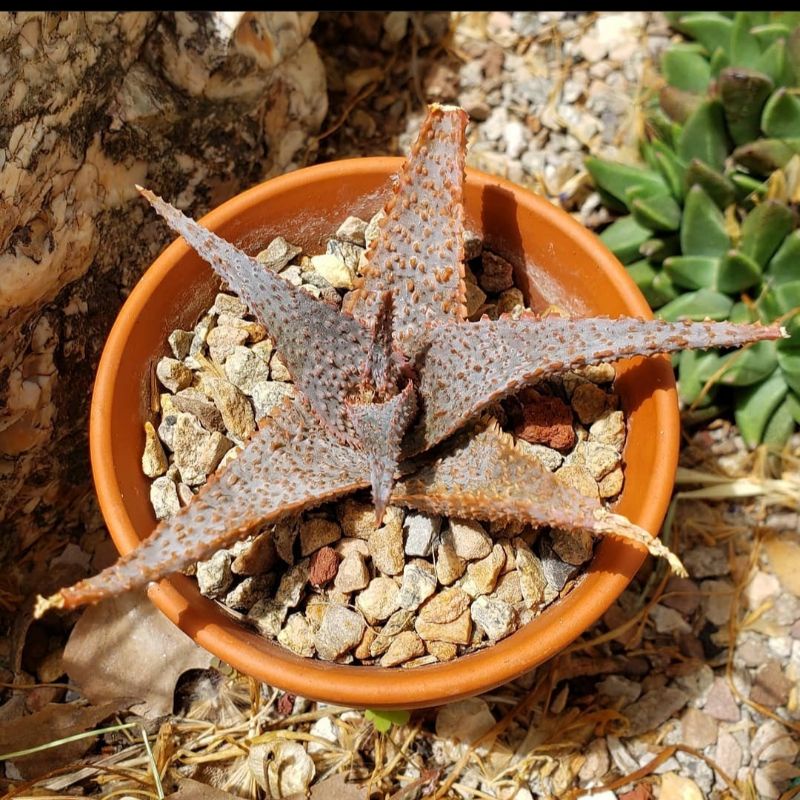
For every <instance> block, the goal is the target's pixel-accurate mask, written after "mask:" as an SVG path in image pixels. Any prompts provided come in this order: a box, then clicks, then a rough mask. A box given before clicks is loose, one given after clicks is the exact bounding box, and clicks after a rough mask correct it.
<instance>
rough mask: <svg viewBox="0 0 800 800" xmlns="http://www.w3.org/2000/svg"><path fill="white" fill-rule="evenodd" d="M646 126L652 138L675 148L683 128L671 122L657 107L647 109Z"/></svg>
mask: <svg viewBox="0 0 800 800" xmlns="http://www.w3.org/2000/svg"><path fill="white" fill-rule="evenodd" d="M647 124H648V127H649V128H650V129H651V130H652V131H653V137H654V138H657V139H660V140H661V141H662V142H664V143H665V144H666V145H667V146H668V147H671V148H673V149H675V148H677V146H678V140H679V139H680V137H681V131H682V130H683V127H682V126H681V125H679V124H678V123H677V122H674V121H673V120H671V119H670V118H669V117H668V116H667V115H666V114H665V113H664V111H662V110H661V109H660V108H658V107H656V108H650V109H648V112H647Z"/></svg>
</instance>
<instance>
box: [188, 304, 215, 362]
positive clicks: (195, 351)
mask: <svg viewBox="0 0 800 800" xmlns="http://www.w3.org/2000/svg"><path fill="white" fill-rule="evenodd" d="M213 327H214V315H213V314H206V315H205V316H204V317H203V318H202V319H201V320H200V322H198V323H197V325H195V326H194V331H193V332H194V336H193V337H192V343H191V345H190V346H189V355H188V356H187V366H188V365H189V364H191V366H192V367H193V368H194V369H197V368H199V366H200V365H199V364H198V363H197V360H196V359H195V356H197V355H199V354H200V353H202V352H203V348H204V347H205V346H206V339H207V338H208V334H209V333H210V331H211V329H212V328H213Z"/></svg>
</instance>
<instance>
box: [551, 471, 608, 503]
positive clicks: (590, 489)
mask: <svg viewBox="0 0 800 800" xmlns="http://www.w3.org/2000/svg"><path fill="white" fill-rule="evenodd" d="M555 476H556V478H558V480H560V481H561V482H562V483H564V484H566V485H567V486H571V487H572V488H573V489H576V490H577V491H578V492H580V493H581V494H582V495H584V496H585V497H591V498H593V499H595V500H599V499H600V492H599V490H598V488H597V481H596V480H595V479H594V478H593V477H592V476H591V473H590V472H589V470H588V469H586V467H582V466H580V465H579V464H566V465H564V466H563V467H561V469H559V470H558V471H557V472H556V473H555Z"/></svg>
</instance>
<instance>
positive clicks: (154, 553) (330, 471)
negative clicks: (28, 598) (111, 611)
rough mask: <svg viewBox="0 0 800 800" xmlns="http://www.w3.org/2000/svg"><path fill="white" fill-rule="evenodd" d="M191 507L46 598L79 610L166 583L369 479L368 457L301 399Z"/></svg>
mask: <svg viewBox="0 0 800 800" xmlns="http://www.w3.org/2000/svg"><path fill="white" fill-rule="evenodd" d="M262 425H263V427H262V428H261V430H259V431H257V432H256V433H255V434H253V436H252V437H251V439H250V440H249V442H248V444H247V447H246V448H244V449H243V450H242V451H241V452H240V453H239V454H238V455H237V457H236V458H234V459H233V460H232V461H230V462H229V463H228V465H227V466H226V467H224V468H223V469H222V470H219V471H218V472H217V473H216V474H215V475H214V476H213V477H212V478H210V479H209V481H208V483H206V484H205V485H204V486H203V487H202V488H201V489H200V491H199V492H198V493H197V495H196V496H195V497H194V498H193V499H192V502H191V503H189V505H187V506H185V507H184V508H182V509H181V510H180V511H179V512H178V513H177V514H175V515H174V516H173V517H170V518H169V519H167V520H164V521H162V522H161V523H160V524H159V525H158V527H157V528H156V529H155V530H154V531H153V533H152V534H151V535H150V536H149V537H148V538H147V539H145V540H144V541H143V542H142V543H141V544H140V545H139V546H138V547H136V549H134V550H132V551H131V552H129V553H128V554H127V555H125V556H122V558H120V559H119V561H117V563H116V564H114V565H112V566H110V567H108V568H107V569H105V570H104V571H103V572H101V573H100V574H99V575H96V576H94V577H92V578H87V579H86V580H83V581H81V582H80V583H78V584H76V585H75V586H72V587H70V588H67V589H62V590H61V592H59V593H58V594H57V595H54V596H53V597H52V598H50V601H49V605H48V601H44V603H43V605H42V606H41V607H40V609H39V610H40V612H43V611H44V610H46V608H47V607H52V606H56V607H63V608H74V607H75V606H79V605H84V604H86V603H95V602H97V601H99V600H102V599H104V598H106V597H111V596H113V595H117V594H120V593H122V592H125V591H128V590H129V589H133V588H136V587H138V586H143V585H144V584H146V583H148V582H149V581H155V580H159V579H161V578H163V577H165V576H166V575H169V574H170V573H172V572H176V571H178V570H181V569H184V568H185V567H188V566H189V565H191V564H193V563H194V562H195V561H197V560H199V559H203V558H208V557H209V556H210V555H211V554H212V553H214V552H215V551H216V550H218V549H219V548H221V547H225V546H226V545H229V544H231V543H232V542H233V541H235V540H236V539H239V538H241V537H243V536H244V535H246V534H247V533H248V532H249V531H250V530H252V529H253V528H255V527H256V526H260V525H263V524H265V523H269V522H276V521H278V520H280V519H281V518H283V517H286V516H289V515H292V514H296V513H298V512H299V511H302V510H303V509H304V508H309V507H311V506H314V505H319V504H320V503H323V502H325V501H327V500H333V499H335V498H337V497H339V496H341V495H345V494H349V493H350V492H353V491H355V490H357V489H360V488H362V487H364V486H367V485H368V484H369V468H368V466H367V464H366V461H365V459H364V458H362V457H361V456H360V455H359V454H358V453H355V452H354V451H353V450H352V449H351V448H349V447H346V446H344V445H342V444H339V443H338V442H337V441H336V440H335V439H334V438H333V437H331V436H330V435H329V434H328V433H327V432H326V431H325V429H324V428H323V427H322V426H321V424H320V423H319V422H318V421H317V420H316V418H315V417H313V416H312V415H311V414H310V413H309V412H308V411H307V410H306V409H305V408H304V407H303V406H302V404H301V403H300V402H299V401H297V400H285V401H284V403H283V404H281V405H280V406H278V407H277V408H275V409H273V411H272V412H271V414H270V415H269V416H268V417H266V418H265V420H264V421H263V423H262Z"/></svg>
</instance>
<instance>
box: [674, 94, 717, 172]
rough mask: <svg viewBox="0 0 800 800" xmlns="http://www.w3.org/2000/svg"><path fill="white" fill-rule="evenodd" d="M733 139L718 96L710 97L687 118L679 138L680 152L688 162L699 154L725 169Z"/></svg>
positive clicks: (709, 163) (708, 161) (714, 166)
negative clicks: (729, 137)
mask: <svg viewBox="0 0 800 800" xmlns="http://www.w3.org/2000/svg"><path fill="white" fill-rule="evenodd" d="M728 150H729V140H728V133H727V129H726V127H725V116H724V113H723V111H722V105H721V104H720V102H719V101H718V100H706V101H705V102H704V103H701V105H700V106H699V107H698V108H697V110H696V111H695V112H694V113H693V114H692V115H691V116H690V117H689V119H687V120H686V124H685V125H684V126H683V130H682V131H681V134H680V137H679V139H678V147H677V151H678V155H679V156H680V157H681V158H682V159H683V160H684V161H686V162H689V161H691V160H692V159H693V158H699V159H700V160H701V161H704V162H705V163H706V164H708V166H709V167H711V168H712V169H722V167H723V165H724V164H725V158H726V156H727V155H728Z"/></svg>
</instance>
